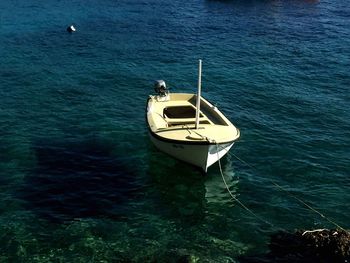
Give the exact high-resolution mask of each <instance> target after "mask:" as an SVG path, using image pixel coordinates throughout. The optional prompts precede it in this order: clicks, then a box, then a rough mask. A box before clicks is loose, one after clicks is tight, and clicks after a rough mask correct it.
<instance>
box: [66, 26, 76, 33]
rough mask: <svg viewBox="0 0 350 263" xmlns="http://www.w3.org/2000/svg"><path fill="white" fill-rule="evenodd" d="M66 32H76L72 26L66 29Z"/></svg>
mask: <svg viewBox="0 0 350 263" xmlns="http://www.w3.org/2000/svg"><path fill="white" fill-rule="evenodd" d="M67 31H68V32H69V33H73V32H75V31H76V29H75V27H74V26H73V25H70V26H69V27H67Z"/></svg>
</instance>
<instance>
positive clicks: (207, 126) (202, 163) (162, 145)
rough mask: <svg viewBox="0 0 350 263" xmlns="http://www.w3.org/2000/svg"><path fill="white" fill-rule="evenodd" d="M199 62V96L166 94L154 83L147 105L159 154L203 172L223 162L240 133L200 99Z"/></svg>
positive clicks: (149, 124)
mask: <svg viewBox="0 0 350 263" xmlns="http://www.w3.org/2000/svg"><path fill="white" fill-rule="evenodd" d="M201 68H202V61H201V60H200V61H199V78H198V93H197V94H187V93H169V90H168V89H167V88H166V85H165V82H164V81H162V80H160V81H157V82H156V85H155V91H156V93H157V94H156V95H151V96H149V98H148V101H147V122H148V128H149V134H150V138H151V141H152V142H153V143H154V145H155V146H156V147H157V148H158V149H159V150H161V151H163V152H165V153H167V154H169V155H171V156H173V157H175V158H176V159H179V160H182V161H185V162H187V163H190V164H192V165H195V166H197V167H200V168H201V169H203V170H204V171H205V172H207V169H208V167H209V166H211V165H212V164H214V163H215V162H217V161H218V160H219V159H220V158H222V157H223V156H224V155H225V154H226V153H227V152H228V151H229V150H230V148H231V147H232V146H233V144H234V142H235V141H236V140H237V139H238V138H239V136H240V132H239V130H238V129H237V128H236V127H235V126H234V125H233V124H232V123H231V122H230V121H229V120H228V119H227V118H226V117H225V116H224V114H223V113H222V112H220V111H219V109H218V108H216V107H215V106H214V105H212V104H211V103H210V102H209V101H207V100H206V99H204V98H203V97H201Z"/></svg>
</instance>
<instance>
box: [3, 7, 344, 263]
mask: <svg viewBox="0 0 350 263" xmlns="http://www.w3.org/2000/svg"><path fill="white" fill-rule="evenodd" d="M71 23H74V24H75V25H76V28H77V32H76V33H74V34H68V33H67V32H66V31H65V29H66V27H67V26H68V25H69V24H71ZM349 36H350V8H349V5H348V3H347V1H343V0H336V1H320V2H318V1H288V0H286V1H282V0H275V1H272V0H271V1H269V0H261V1H258V0H255V1H254V0H249V1H243V0H242V1H238V0H237V1H234V0H226V1H214V0H201V1H199V0H194V1H187V2H183V1H165V0H157V1H155V0H153V1H152V0H149V1H146V0H140V1H138V0H132V1H126V0H121V1H112V0H102V1H96V0H89V1H82V0H73V1H68V0H61V1H48V2H43V1H35V0H30V1H25V3H24V2H23V1H10V0H5V1H1V2H0V62H1V67H0V83H1V84H0V200H1V202H0V236H1V238H0V261H1V262H122V261H123V262H125V261H128V262H130V261H131V262H150V261H154V260H156V261H158V262H171V261H176V260H181V259H184V258H186V259H191V260H193V261H195V260H199V261H200V262H239V261H240V260H241V258H242V257H243V258H244V257H245V256H250V255H259V254H263V253H265V252H266V250H267V243H268V240H269V236H270V235H271V234H272V233H274V232H275V231H276V230H277V229H285V230H291V231H292V230H294V229H296V228H308V229H313V228H323V227H333V226H332V225H331V224H330V223H329V222H327V221H326V220H325V219H323V218H321V217H320V216H318V215H317V214H315V213H313V212H311V211H310V210H309V209H307V208H306V207H305V206H303V205H301V204H300V203H298V202H297V201H296V200H295V199H293V198H291V197H290V196H288V195H286V193H284V192H281V191H280V190H279V189H277V188H276V187H275V186H274V185H272V184H271V180H273V181H275V182H277V183H278V184H279V185H282V186H283V187H285V188H286V189H288V190H289V191H290V192H291V193H292V194H294V195H296V196H298V197H299V198H302V199H303V200H305V201H306V202H307V203H308V204H310V205H312V206H313V207H314V208H316V209H318V210H319V211H320V212H322V213H323V214H325V215H326V216H328V217H329V218H330V219H332V220H334V221H336V222H337V223H338V224H340V225H341V226H343V227H345V228H347V227H349V220H350V213H349V210H348V204H349V202H350V192H349V187H350V180H349V173H350V153H349V148H350V133H349V131H350V110H349V108H350V107H349V101H350V95H349V94H350V93H349V83H350V73H349V72H350V37H349ZM199 58H201V59H203V91H202V92H203V95H204V97H206V98H208V99H209V100H210V101H213V102H215V103H216V104H217V106H218V107H219V108H220V109H221V110H222V111H223V112H224V113H225V114H226V116H227V117H228V118H229V119H230V120H231V121H232V122H233V123H235V124H236V125H237V127H239V128H240V130H241V134H242V136H241V139H240V141H239V142H238V143H237V144H236V145H235V146H234V148H233V149H232V150H231V152H232V153H234V154H235V155H236V156H238V157H239V158H241V159H242V160H245V161H246V162H247V163H249V164H251V165H253V166H254V167H255V169H253V168H251V167H249V166H247V165H246V164H244V163H242V162H240V161H238V160H237V159H236V158H235V157H234V156H227V157H225V158H224V159H223V161H222V165H223V170H224V174H225V178H226V180H227V181H228V184H229V186H230V190H231V191H232V192H233V193H234V194H235V195H236V197H237V198H239V200H241V201H242V202H243V203H244V204H245V205H246V206H247V207H249V208H250V209H251V210H252V211H254V213H255V214H256V215H257V216H259V217H261V218H263V219H264V220H266V221H268V222H269V223H271V224H272V226H271V225H269V224H267V223H265V222H263V221H261V220H259V219H258V218H256V217H255V216H253V215H252V214H250V213H249V212H247V211H246V210H244V209H243V208H242V207H240V205H239V204H237V203H236V202H233V201H232V199H231V197H230V196H229V194H228V193H227V191H226V189H225V186H224V184H223V182H222V179H221V176H220V172H219V167H218V165H214V166H212V167H211V168H210V169H209V171H208V174H207V175H206V176H202V174H200V172H198V171H197V170H196V169H193V167H191V166H188V165H186V164H183V163H181V162H179V161H176V160H173V159H172V158H170V157H168V156H166V155H164V154H163V153H160V152H158V151H157V150H156V149H155V148H154V146H153V145H152V144H151V142H150V141H149V139H148V136H147V128H146V123H145V120H144V109H145V103H146V99H147V97H148V95H149V94H150V93H152V92H153V80H155V79H164V80H165V81H166V82H167V84H168V86H170V88H171V89H172V91H179V92H182V91H183V92H194V90H195V86H196V82H197V72H196V71H197V61H198V59H199Z"/></svg>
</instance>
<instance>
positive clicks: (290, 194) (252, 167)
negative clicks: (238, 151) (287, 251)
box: [216, 143, 346, 231]
mask: <svg viewBox="0 0 350 263" xmlns="http://www.w3.org/2000/svg"><path fill="white" fill-rule="evenodd" d="M216 147H217V152H218V159H219V160H218V161H219V168H220V173H221V176H222V178H223V181H224V184H225V186H226V188H227V190H228V191H229V193H230V195H231V197H232V198H233V199H234V200H235V201H236V202H238V203H239V204H240V205H241V206H242V207H243V208H244V209H246V210H247V211H249V212H250V213H251V214H253V215H254V216H255V217H256V218H259V219H260V220H261V221H264V222H265V223H268V224H269V225H271V226H273V224H271V223H269V222H267V221H266V220H264V219H262V218H260V217H259V216H257V215H256V214H255V213H254V212H252V211H251V210H250V209H249V208H247V207H246V206H245V205H244V204H243V203H242V202H241V201H239V200H238V199H237V198H235V197H234V196H233V194H232V193H231V191H230V189H229V188H228V186H227V184H226V181H225V178H224V175H223V172H222V168H221V162H220V158H219V157H220V156H219V147H220V145H219V144H218V143H216ZM221 148H222V149H224V150H225V151H226V152H227V153H228V154H229V155H231V156H233V157H235V158H236V159H237V160H239V161H240V162H242V163H243V164H245V165H247V166H248V167H250V168H251V169H253V170H255V171H258V169H257V168H255V167H254V166H253V165H251V164H249V163H248V162H246V161H244V160H243V159H241V158H239V157H238V156H237V155H235V154H234V153H231V152H228V151H227V150H226V149H225V148H224V147H221ZM269 181H270V182H271V183H272V184H273V185H274V186H275V187H276V188H278V189H279V190H281V191H283V192H285V193H286V194H287V195H288V196H290V197H292V198H294V199H295V200H297V201H298V202H299V203H301V204H303V205H304V206H305V207H307V208H308V209H309V210H311V211H312V212H314V213H316V214H318V215H319V216H321V217H322V218H324V219H325V220H327V221H328V222H329V223H331V224H332V225H334V226H335V227H337V228H338V229H341V230H344V231H346V230H345V229H344V228H343V227H341V226H340V225H339V224H338V223H336V222H335V221H334V220H332V219H330V218H328V217H327V216H325V215H324V214H322V213H321V212H320V211H318V210H317V209H315V208H313V207H312V206H311V205H309V204H307V203H306V202H305V201H303V200H302V199H301V198H299V197H297V196H295V195H294V194H292V193H291V192H289V191H288V190H287V189H286V188H284V187H283V186H281V185H279V184H278V183H276V182H275V181H273V180H271V179H269Z"/></svg>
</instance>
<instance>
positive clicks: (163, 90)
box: [154, 80, 169, 97]
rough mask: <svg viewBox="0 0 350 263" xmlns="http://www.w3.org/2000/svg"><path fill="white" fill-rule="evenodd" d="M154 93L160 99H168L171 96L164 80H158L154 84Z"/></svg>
mask: <svg viewBox="0 0 350 263" xmlns="http://www.w3.org/2000/svg"><path fill="white" fill-rule="evenodd" d="M154 91H155V92H156V93H157V95H158V96H160V97H166V96H167V95H168V94H169V90H168V89H167V87H166V84H165V81H164V80H156V82H155V83H154Z"/></svg>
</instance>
